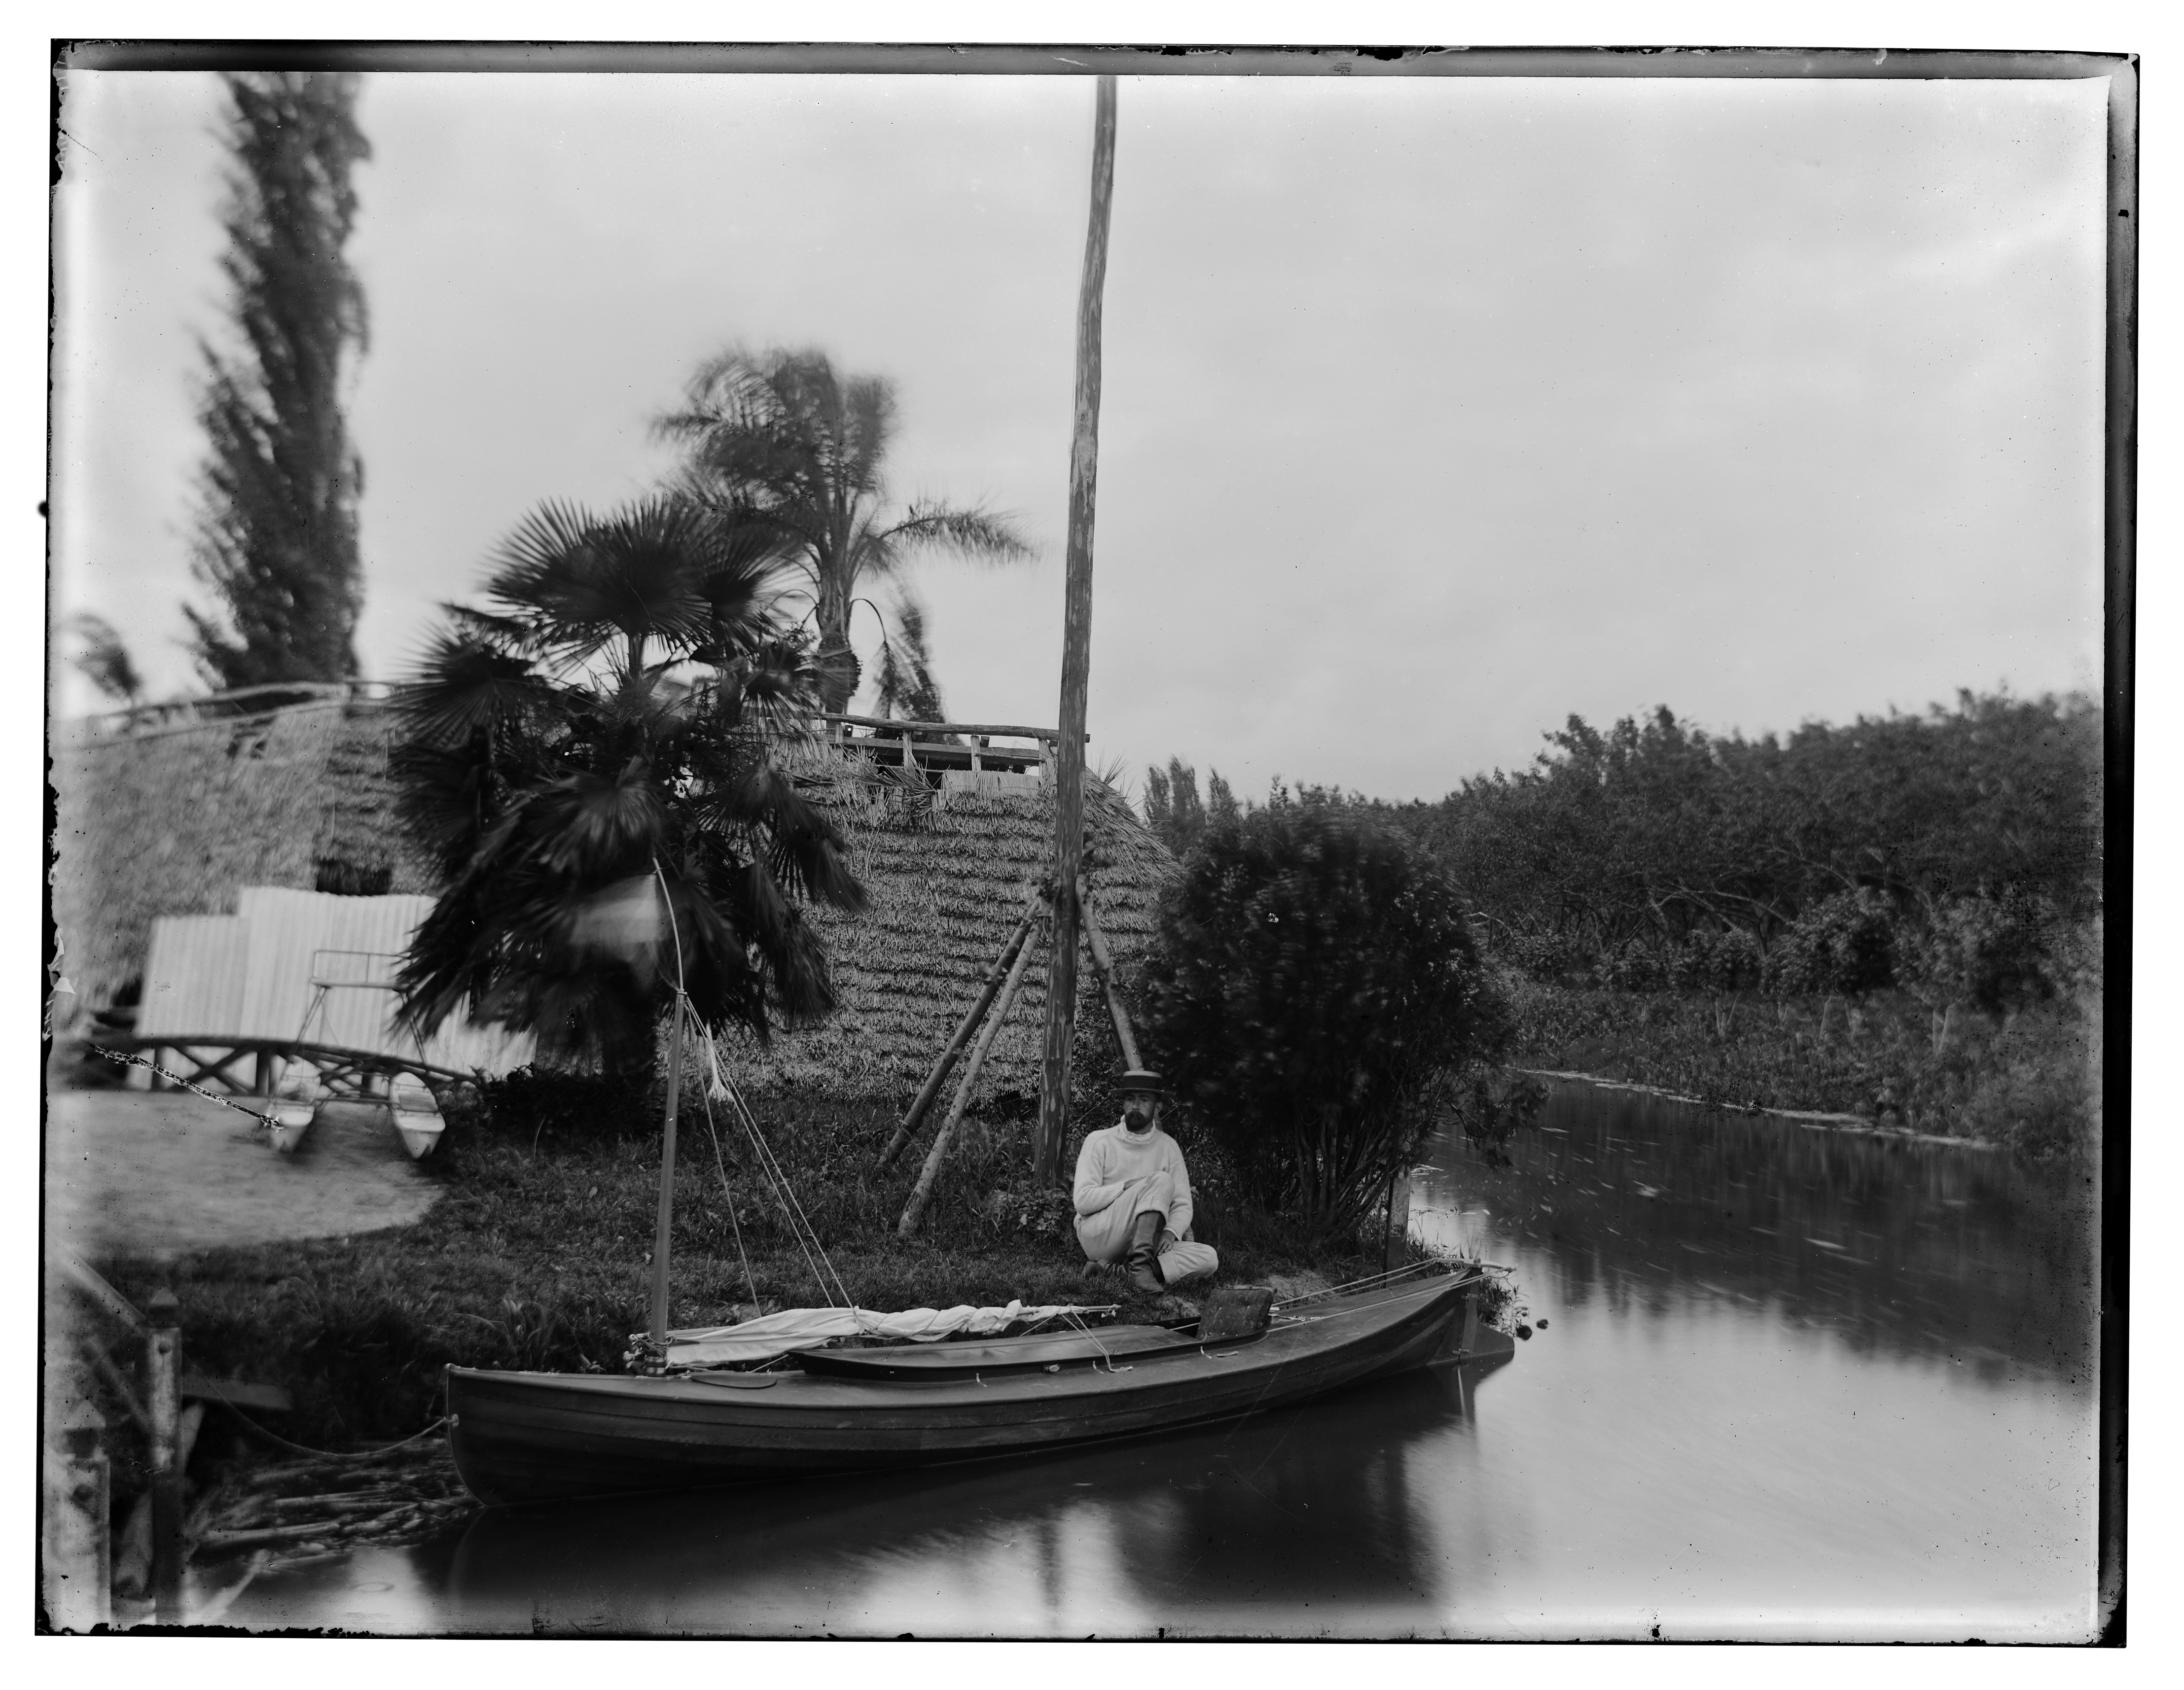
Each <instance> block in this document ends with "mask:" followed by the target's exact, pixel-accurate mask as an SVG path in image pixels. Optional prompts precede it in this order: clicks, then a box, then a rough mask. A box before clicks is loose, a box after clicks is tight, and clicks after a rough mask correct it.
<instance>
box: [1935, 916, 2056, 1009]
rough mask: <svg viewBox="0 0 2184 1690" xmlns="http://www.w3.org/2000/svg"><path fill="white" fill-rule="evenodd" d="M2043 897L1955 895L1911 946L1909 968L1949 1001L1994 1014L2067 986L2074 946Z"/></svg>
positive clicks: (2042, 998) (2041, 997) (2052, 995)
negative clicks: (2069, 955) (1961, 896)
mask: <svg viewBox="0 0 2184 1690" xmlns="http://www.w3.org/2000/svg"><path fill="white" fill-rule="evenodd" d="M2058 929H2059V924H2058V921H2057V919H2056V913H2055V908H2054V905H2053V903H2051V902H2050V901H2049V900H2048V899H2047V898H2037V897H2009V898H1951V899H1949V900H1947V902H1945V903H1942V906H1941V907H1940V909H1938V910H1936V913H1935V916H1934V919H1933V920H1932V921H1931V923H1930V924H1929V925H1928V926H1927V928H1926V930H1925V931H1924V932H1922V933H1921V934H1919V937H1918V938H1917V940H1916V941H1915V942H1914V943H1913V944H1910V945H1908V946H1907V947H1906V949H1907V951H1908V957H1907V962H1908V965H1909V967H1908V972H1909V973H1910V974H1911V975H1912V976H1913V977H1914V979H1915V980H1916V981H1917V982H1918V983H1919V985H1921V986H1923V987H1926V988H1928V989H1929V990H1930V991H1931V992H1934V993H1935V994H1936V995H1938V996H1939V997H1940V998H1942V999H1944V1000H1945V1001H1953V1002H1957V1003H1970V1004H1971V1005H1972V1006H1973V1007H1974V1008H1975V1009H1984V1010H1986V1011H1987V1012H1988V1013H1989V1014H1990V1015H1993V1014H1999V1013H2000V1012H2002V1011H2003V1010H2005V1009H2020V1008H2022V1007H2023V1006H2025V1005H2026V1004H2028V1003H2042V1002H2044V1001H2046V1000H2047V999H2048V998H2053V997H2054V996H2055V995H2056V993H2057V991H2058V990H2059V988H2060V987H2064V985H2065V983H2066V982H2065V981H2064V979H2063V978H2062V976H2063V975H2064V973H2065V972H2066V971H2067V968H2068V962H2067V956H2068V952H2069V947H2068V944H2067V942H2066V941H2067V939H2068V937H2069V935H2068V934H2066V933H2059V931H2058Z"/></svg>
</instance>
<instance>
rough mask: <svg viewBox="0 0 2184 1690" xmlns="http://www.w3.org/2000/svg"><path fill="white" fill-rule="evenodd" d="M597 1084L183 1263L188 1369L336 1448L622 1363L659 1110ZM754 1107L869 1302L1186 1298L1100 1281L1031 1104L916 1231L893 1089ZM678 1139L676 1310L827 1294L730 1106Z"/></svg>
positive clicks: (494, 1121)
mask: <svg viewBox="0 0 2184 1690" xmlns="http://www.w3.org/2000/svg"><path fill="white" fill-rule="evenodd" d="M579 1100H580V1102H581V1101H582V1098H580V1099H579ZM591 1101H592V1102H593V1104H596V1105H597V1107H595V1108H591V1109H574V1110H571V1109H560V1111H558V1112H557V1111H555V1110H554V1109H549V1108H545V1107H543V1100H541V1099H538V1098H526V1096H525V1094H524V1092H523V1090H522V1087H521V1086H520V1085H519V1086H516V1087H508V1088H503V1089H502V1090H501V1092H500V1096H499V1099H498V1101H497V1102H496V1103H494V1104H491V1105H487V1104H472V1105H471V1107H468V1108H465V1109H455V1110H453V1111H451V1117H450V1130H449V1131H448V1135H447V1140H446V1142H445V1143H444V1144H443V1147H442V1148H441V1149H440V1150H439V1152H438V1153H437V1154H436V1155H435V1156H434V1157H433V1158H432V1159H431V1160H430V1161H427V1162H426V1163H425V1164H423V1165H422V1166H423V1168H424V1169H425V1170H426V1172H427V1174H428V1175H429V1176H431V1177H432V1178H433V1179H434V1180H435V1181H437V1182H438V1183H439V1184H440V1186H441V1187H442V1193H441V1197H440V1199H439V1201H438V1202H437V1204H435V1205H434V1207H433V1208H432V1211H431V1212H430V1213H429V1214H428V1215H426V1218H425V1219H424V1220H422V1221H421V1222H420V1223H419V1224H417V1225H415V1226H408V1227H402V1228H398V1229H393V1230H390V1231H382V1232H375V1233H369V1234H364V1235H359V1236H357V1237H349V1238H343V1239H323V1240H318V1241H313V1242H302V1243H297V1242H284V1243H281V1244H276V1245H267V1246H264V1247H259V1248H242V1249H222V1250H215V1251H211V1252H208V1253H206V1254H201V1255H196V1256H192V1257H189V1258H186V1259H183V1260H182V1261H181V1262H180V1263H178V1264H175V1266H174V1269H173V1273H174V1283H175V1290H176V1293H177V1295H178V1296H179V1297H180V1298H181V1308H182V1321H183V1328H182V1342H183V1346H184V1350H185V1356H186V1365H187V1367H189V1368H190V1369H192V1370H202V1371H203V1372H206V1373H209V1374H213V1375H215V1376H222V1377H226V1378H235V1379H242V1380H247V1381H252V1382H253V1383H266V1384H278V1385H281V1386H285V1387H287V1389H288V1390H289V1391H290V1392H291V1393H292V1394H293V1396H294V1398H295V1411H294V1413H293V1414H292V1415H288V1416H286V1417H284V1418H282V1419H281V1420H278V1421H276V1422H275V1423H274V1425H275V1426H276V1429H277V1430H278V1431H280V1432H281V1434H282V1435H283V1436H286V1437H290V1438H292V1439H295V1440H297V1441H298V1442H301V1443H307V1444H310V1445H313V1446H315V1447H319V1448H341V1447H343V1446H344V1445H350V1444H355V1443H372V1442H375V1441H379V1442H383V1441H386V1440H390V1439H393V1438H396V1437H404V1436H406V1435H407V1434H409V1433H410V1432H413V1431H417V1430H418V1429H419V1428H420V1427H421V1426H424V1425H426V1423H427V1422H428V1421H429V1420H431V1419H432V1415H434V1414H435V1413H436V1412H437V1408H436V1404H435V1398H436V1397H437V1393H438V1390H439V1382H440V1370H441V1368H442V1367H443V1365H447V1364H449V1363H454V1364H458V1365H465V1366H482V1367H498V1368H544V1369H556V1370H593V1369H599V1370H607V1371H620V1370H621V1365H622V1356H623V1354H624V1352H625V1351H626V1349H627V1347H628V1340H629V1337H630V1335H631V1334H632V1332H634V1331H638V1330H639V1329H640V1328H642V1327H643V1326H644V1324H645V1318H646V1310H647V1307H648V1298H649V1284H650V1270H649V1265H648V1259H649V1250H650V1248H651V1244H652V1235H653V1223H654V1214H655V1204H656V1202H657V1198H658V1191H659V1150H658V1142H659V1141H658V1131H659V1129H658V1122H657V1117H656V1116H655V1115H651V1114H650V1111H649V1109H644V1108H643V1107H642V1104H643V1098H642V1096H641V1094H640V1093H638V1092H636V1091H634V1090H632V1091H631V1092H628V1093H627V1094H626V1095H622V1096H614V1095H610V1093H608V1092H599V1093H598V1094H597V1095H596V1096H594V1097H593V1098H592V1100H591ZM752 1105H753V1109H754V1112H755V1115H756V1116H757V1118H758V1120H759V1121H760V1127H761V1130H762V1131H763V1132H764V1134H765V1136H766V1140H767V1142H768V1143H769V1144H770V1146H771V1148H772V1150H773V1152H774V1154H776V1155H777V1157H778V1158H779V1159H780V1161H781V1162H782V1164H783V1165H784V1167H785V1169H786V1170H787V1172H788V1176H789V1181H790V1183H791V1185H792V1186H793V1187H794V1191H795V1192H796V1195H797V1198H798V1199H799V1202H800V1203H801V1204H802V1205H803V1207H804V1209H805V1213H806V1215H808V1217H809V1219H810V1220H811V1224H812V1226H813V1227H814V1228H815V1229H816V1232H817V1234H818V1236H819V1237H820V1238H821V1239H822V1240H823V1241H824V1242H825V1244H826V1248H827V1254H828V1256H829V1258H830V1259H831V1262H832V1265H833V1270H834V1271H835V1272H836V1273H838V1275H839V1276H840V1277H841V1280H842V1281H843V1283H844V1285H845V1286H846V1287H848V1289H849V1291H850V1294H851V1295H852V1296H853V1297H854V1298H855V1300H856V1301H857V1302H858V1303H859V1304H861V1305H862V1306H865V1307H867V1308H874V1309H901V1308H915V1307H921V1306H932V1307H940V1308H945V1307H947V1306H950V1305H951V1304H958V1303H969V1304H1004V1303H1006V1302H1007V1301H1008V1300H1009V1299H1010V1298H1022V1299H1023V1300H1024V1301H1025V1302H1027V1303H1087V1304H1107V1303H1114V1304H1121V1305H1122V1309H1121V1312H1120V1314H1119V1315H1118V1316H1117V1318H1118V1319H1121V1320H1146V1319H1157V1318H1167V1319H1173V1318H1177V1317H1178V1310H1177V1309H1176V1306H1175V1304H1174V1302H1173V1299H1167V1301H1166V1302H1165V1303H1163V1302H1162V1299H1160V1298H1155V1297H1151V1296H1148V1295H1147V1294H1146V1293H1142V1292H1139V1291H1138V1290H1137V1289H1135V1288H1134V1287H1132V1286H1131V1285H1130V1284H1129V1282H1128V1279H1127V1278H1126V1277H1125V1276H1123V1275H1121V1274H1118V1273H1112V1272H1104V1271H1103V1272H1098V1273H1095V1274H1094V1275H1091V1276H1087V1274H1086V1272H1085V1270H1084V1258H1083V1256H1082V1254H1081V1253H1080V1252H1079V1251H1078V1248H1077V1246H1076V1243H1075V1241H1074V1238H1073V1235H1072V1234H1071V1233H1070V1231H1069V1230H1068V1226H1067V1220H1066V1216H1067V1201H1066V1199H1064V1198H1059V1197H1057V1196H1056V1195H1055V1194H1051V1193H1044V1194H1043V1193H1038V1192H1034V1191H1033V1190H1032V1189H1031V1188H1030V1187H1029V1186H1028V1181H1026V1180H1025V1177H1024V1175H1023V1171H1022V1170H1024V1169H1025V1168H1026V1167H1027V1165H1028V1153H1029V1134H1030V1127H1031V1124H1030V1122H1029V1121H1028V1120H1023V1119H1013V1120H1007V1119H1004V1120H969V1121H967V1122H966V1124H965V1126H964V1128H963V1129H962V1131H961V1138H960V1142H958V1143H957V1145H956V1147H955V1150H954V1153H953V1154H951V1156H950V1160H949V1162H948V1165H947V1171H946V1172H945V1174H944V1176H943V1177H942V1179H941V1181H939V1187H938V1189H937V1191H936V1193H935V1196H934V1198H933V1204H932V1207H931V1209H930V1210H929V1211H928V1215H927V1217H926V1220H925V1225H924V1227H923V1229H922V1233H921V1235H920V1236H919V1237H914V1238H910V1239H903V1238H899V1237H896V1236H895V1232H894V1226H895V1221H896V1218H897V1216H898V1215H900V1211H901V1208H902V1204H903V1200H904V1198H905V1195H906V1194H907V1192H908V1190H909V1188H910V1186H911V1182H912V1181H914V1180H915V1178H916V1177H917V1164H918V1161H919V1159H920V1156H921V1155H922V1150H923V1148H924V1143H925V1141H924V1139H922V1138H921V1140H920V1142H918V1144H917V1145H916V1146H914V1147H913V1148H912V1150H911V1152H910V1153H909V1154H906V1155H905V1157H904V1158H903V1159H902V1160H901V1161H900V1162H899V1163H898V1164H897V1165H896V1166H895V1167H894V1168H892V1169H890V1170H889V1171H888V1172H887V1173H885V1174H883V1175H877V1176H875V1175H874V1174H873V1173H872V1161H873V1159H874V1158H875V1156H876V1154H877V1148H878V1147H879V1146H880V1145H881V1144H883V1143H884V1142H886V1139H887V1137H888V1135H889V1133H890V1132H891V1131H893V1130H894V1122H895V1119H896V1110H895V1109H894V1106H893V1105H892V1104H873V1103H863V1104H858V1103H847V1102H841V1101H833V1100H826V1099H819V1098H805V1097H799V1096H794V1095H780V1096H775V1097H770V1098H753V1099H752ZM681 1137H682V1146H681V1154H679V1155H678V1157H677V1171H676V1181H677V1205H676V1219H675V1234H674V1277H673V1281H672V1283H673V1294H672V1302H671V1314H670V1322H671V1325H674V1326H705V1325H715V1324H725V1323H727V1322H730V1321H733V1320H738V1319H742V1318H747V1317H748V1316H749V1315H750V1314H751V1313H752V1312H754V1311H753V1307H752V1304H753V1301H754V1292H755V1299H756V1302H757V1304H759V1305H760V1307H766V1308H771V1307H776V1306H778V1307H795V1306H801V1305H808V1304H818V1303H821V1302H823V1301H824V1300H825V1299H824V1298H822V1295H821V1292H820V1287H819V1284H818V1282H817V1281H816V1279H815V1277H814V1276H813V1273H812V1270H811V1265H810V1264H809V1263H808V1262H807V1260H806V1259H805V1255H804V1254H803V1252H802V1251H801V1250H800V1249H799V1248H798V1247H797V1246H796V1245H795V1243H794V1241H793V1239H792V1237H791V1234H790V1232H789V1230H788V1226H787V1225H786V1223H785V1222H784V1221H783V1217H782V1213H781V1209H780V1207H779V1205H778V1204H777V1202H776V1200H775V1199H774V1198H773V1196H772V1191H771V1189H770V1187H768V1186H767V1185H766V1181H764V1180H763V1179H762V1178H761V1177H760V1176H759V1175H758V1173H757V1171H756V1169H755V1159H754V1157H753V1154H752V1153H751V1151H750V1149H749V1146H748V1144H747V1143H738V1142H730V1141H729V1140H728V1138H727V1136H726V1131H725V1124H723V1137H722V1139H721V1155H720V1161H719V1162H718V1163H717V1164H716V1159H715V1152H714V1145H713V1142H712V1140H711V1139H710V1137H709V1136H708V1134H707V1131H706V1129H705V1117H704V1115H702V1114H696V1113H690V1112H686V1114H685V1115H684V1117H683V1120H682V1134H681ZM1070 1148H1071V1151H1072V1154H1073V1152H1074V1146H1072V1147H1070ZM1200 1160H1201V1159H1200V1157H1199V1156H1198V1155H1197V1154H1194V1155H1193V1162H1194V1175H1195V1176H1196V1177H1198V1178H1199V1180H1200V1182H1201V1184H1206V1183H1208V1182H1209V1181H1210V1182H1212V1183H1213V1184H1215V1185H1217V1184H1218V1181H1219V1172H1218V1170H1217V1168H1214V1167H1212V1166H1211V1165H1208V1166H1207V1167H1206V1169H1205V1170H1203V1171H1201V1169H1200V1167H1199V1162H1200ZM723 1169H724V1170H725V1171H726V1173H727V1181H728V1182H727V1187H726V1188H725V1189H724V1187H723V1186H722V1183H721V1171H722V1170H723ZM738 1229H740V1231H741V1236H742V1240H743V1245H744V1252H743V1254H738V1248H737V1242H736V1238H737V1233H738ZM1374 1242H1375V1243H1376V1244H1377V1242H1378V1241H1377V1240H1376V1241H1374ZM1220 1248H1221V1253H1222V1266H1221V1271H1220V1275H1219V1277H1218V1281H1217V1282H1218V1283H1226V1284H1235V1283H1243V1282H1249V1281H1261V1282H1264V1281H1267V1280H1269V1279H1283V1280H1285V1281H1289V1286H1288V1287H1285V1288H1293V1287H1294V1285H1295V1281H1296V1280H1297V1279H1298V1278H1299V1277H1301V1276H1307V1275H1314V1274H1317V1275H1320V1276H1324V1277H1325V1278H1326V1279H1328V1280H1340V1279H1341V1278H1345V1277H1348V1276H1354V1275H1355V1274H1356V1273H1358V1272H1361V1271H1364V1270H1367V1269H1366V1267H1365V1264H1364V1262H1363V1260H1362V1259H1361V1256H1360V1254H1358V1248H1357V1244H1356V1243H1355V1242H1354V1241H1353V1242H1351V1243H1349V1244H1347V1245H1328V1246H1323V1247H1319V1248H1307V1247H1301V1246H1299V1245H1298V1244H1297V1243H1296V1242H1295V1241H1294V1240H1292V1239H1291V1238H1290V1237H1289V1236H1288V1235H1287V1234H1285V1232H1284V1231H1283V1229H1281V1228H1280V1227H1279V1226H1278V1225H1277V1224H1276V1223H1274V1222H1273V1221H1272V1220H1269V1219H1268V1218H1267V1217H1265V1216H1263V1215H1255V1214H1252V1213H1250V1212H1249V1211H1246V1210H1242V1209H1240V1208H1238V1206H1236V1205H1234V1204H1233V1203H1232V1204H1229V1207H1228V1209H1226V1210H1225V1211H1224V1226H1223V1234H1222V1237H1221V1241H1220ZM746 1255H747V1256H748V1259H749V1278H748V1279H747V1278H746V1276H745V1270H744V1257H745V1256H746ZM107 1267H108V1270H109V1273H110V1276H111V1277H112V1278H113V1279H114V1282H115V1284H116V1285H117V1287H119V1288H120V1290H121V1291H122V1293H123V1294H124V1295H125V1296H129V1297H130V1298H132V1299H133V1300H138V1301H140V1303H141V1300H142V1299H143V1298H148V1296H149V1295H150V1294H151V1292H152V1290H153V1287H154V1285H155V1284H156V1282H157V1281H158V1276H159V1274H160V1272H162V1271H163V1270H161V1269H159V1268H158V1267H156V1266H155V1265H153V1264H151V1263H148V1262H131V1261H126V1260H124V1261H118V1262H112V1263H109V1264H108V1265H107Z"/></svg>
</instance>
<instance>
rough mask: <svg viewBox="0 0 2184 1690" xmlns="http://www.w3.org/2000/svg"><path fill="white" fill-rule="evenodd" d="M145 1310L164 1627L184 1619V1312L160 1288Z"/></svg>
mask: <svg viewBox="0 0 2184 1690" xmlns="http://www.w3.org/2000/svg"><path fill="white" fill-rule="evenodd" d="M145 1313H146V1314H147V1315H149V1316H150V1317H151V1319H150V1330H149V1331H148V1332H147V1333H146V1334H145V1337H144V1394H145V1398H146V1401H145V1414H146V1418H147V1420H148V1423H149V1425H148V1430H149V1431H150V1433H151V1438H150V1442H151V1446H152V1448H151V1455H152V1460H151V1467H152V1599H153V1612H154V1613H155V1614H156V1615H157V1617H158V1619H159V1623H160V1624H161V1625H163V1626H179V1625H181V1623H182V1474H181V1460H180V1459H179V1457H180V1446H181V1409H182V1396H181V1348H182V1334H181V1305H180V1304H178V1303H177V1302H176V1301H175V1293H173V1292H171V1291H170V1290H169V1289H167V1287H164V1286H161V1287H159V1290H157V1291H155V1292H153V1293H152V1301H151V1303H150V1304H149V1305H148V1307H147V1309H146V1310H145Z"/></svg>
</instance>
